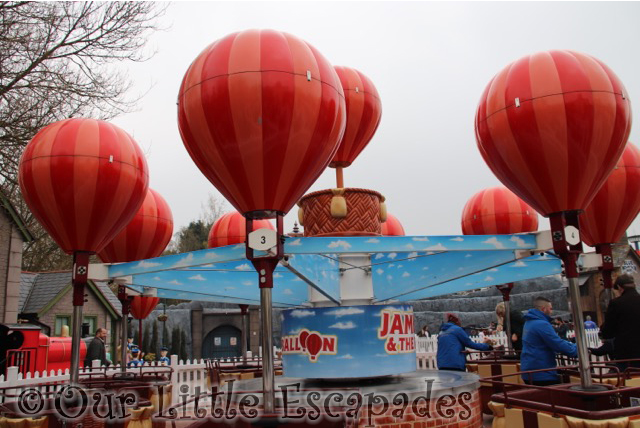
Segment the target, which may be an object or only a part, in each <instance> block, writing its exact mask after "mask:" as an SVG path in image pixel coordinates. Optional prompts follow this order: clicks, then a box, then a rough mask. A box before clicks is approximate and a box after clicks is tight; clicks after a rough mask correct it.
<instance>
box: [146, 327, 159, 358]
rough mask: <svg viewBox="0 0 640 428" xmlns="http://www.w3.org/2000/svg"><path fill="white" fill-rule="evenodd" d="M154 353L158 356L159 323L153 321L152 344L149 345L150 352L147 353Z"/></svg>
mask: <svg viewBox="0 0 640 428" xmlns="http://www.w3.org/2000/svg"><path fill="white" fill-rule="evenodd" d="M149 352H153V353H154V354H156V355H158V321H155V320H154V321H153V330H152V332H151V343H149V350H148V351H147V353H149Z"/></svg>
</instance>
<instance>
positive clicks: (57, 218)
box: [19, 118, 149, 254]
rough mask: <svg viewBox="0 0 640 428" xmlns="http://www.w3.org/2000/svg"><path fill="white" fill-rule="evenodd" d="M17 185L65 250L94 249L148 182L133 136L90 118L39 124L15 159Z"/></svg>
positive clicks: (125, 217)
mask: <svg viewBox="0 0 640 428" xmlns="http://www.w3.org/2000/svg"><path fill="white" fill-rule="evenodd" d="M19 179H20V189H21V190H22V195H23V197H24V199H25V201H26V203H27V205H28V206H29V209H30V210H31V212H33V215H34V216H35V217H36V218H37V219H38V221H39V222H40V223H41V224H42V226H43V227H44V228H45V229H46V231H47V232H48V233H49V234H50V235H51V237H52V238H53V239H54V240H55V241H56V242H57V243H58V245H59V246H60V248H62V249H63V250H64V251H65V252H66V253H68V254H71V253H73V252H74V251H75V252H78V251H82V252H88V253H95V252H98V251H100V250H102V248H103V247H104V246H105V245H106V244H107V243H108V242H109V241H111V240H112V239H113V238H114V236H115V235H116V234H117V233H118V232H119V231H120V230H121V229H122V228H123V227H124V226H125V225H126V224H127V223H128V222H129V221H130V220H131V218H133V216H134V215H135V213H136V211H137V210H138V208H140V205H141V204H142V201H143V200H144V196H145V195H146V193H147V188H148V186H149V173H148V169H147V162H146V160H145V158H144V155H143V154H142V151H141V150H140V148H139V147H138V145H137V144H136V143H135V141H134V140H133V138H131V137H130V136H129V134H127V133H126V132H124V131H123V130H122V129H120V128H118V127H117V126H115V125H112V124H110V123H107V122H103V121H101V120H95V119H81V118H76V119H66V120H62V121H60V122H56V123H53V124H51V125H49V126H46V127H44V128H43V129H42V130H40V132H38V133H37V134H36V136H35V137H33V139H32V140H31V141H30V142H29V144H28V145H27V147H26V148H25V150H24V153H23V155H22V158H21V159H20V173H19Z"/></svg>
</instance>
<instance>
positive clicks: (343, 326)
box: [329, 321, 357, 330]
mask: <svg viewBox="0 0 640 428" xmlns="http://www.w3.org/2000/svg"><path fill="white" fill-rule="evenodd" d="M356 327H357V325H355V324H354V323H353V322H352V321H347V322H337V323H335V324H333V325H330V326H329V328H337V329H338V330H350V329H352V328H356Z"/></svg>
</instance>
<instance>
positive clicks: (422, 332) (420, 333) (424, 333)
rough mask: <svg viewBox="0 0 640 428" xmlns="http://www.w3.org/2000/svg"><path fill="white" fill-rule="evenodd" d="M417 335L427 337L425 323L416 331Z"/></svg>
mask: <svg viewBox="0 0 640 428" xmlns="http://www.w3.org/2000/svg"><path fill="white" fill-rule="evenodd" d="M418 337H429V327H428V326H427V325H426V324H425V325H423V326H422V329H420V331H419V332H418Z"/></svg>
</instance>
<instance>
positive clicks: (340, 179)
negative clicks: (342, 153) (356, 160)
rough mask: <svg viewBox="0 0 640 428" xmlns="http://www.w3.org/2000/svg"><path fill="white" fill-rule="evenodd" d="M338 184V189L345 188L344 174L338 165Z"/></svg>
mask: <svg viewBox="0 0 640 428" xmlns="http://www.w3.org/2000/svg"><path fill="white" fill-rule="evenodd" d="M336 186H337V187H338V189H342V188H344V175H343V173H342V167H341V166H338V167H336Z"/></svg>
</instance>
